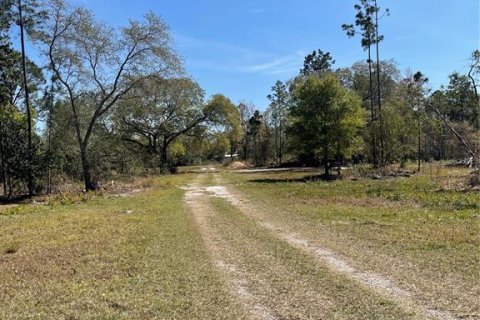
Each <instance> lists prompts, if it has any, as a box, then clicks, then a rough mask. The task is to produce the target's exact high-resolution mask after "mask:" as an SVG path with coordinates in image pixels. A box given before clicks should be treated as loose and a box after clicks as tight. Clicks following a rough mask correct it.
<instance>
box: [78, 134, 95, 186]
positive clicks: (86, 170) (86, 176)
mask: <svg viewBox="0 0 480 320" xmlns="http://www.w3.org/2000/svg"><path fill="white" fill-rule="evenodd" d="M80 157H81V158H82V168H83V181H84V183H85V191H95V190H96V189H97V186H96V184H95V183H94V182H93V181H92V177H91V174H90V162H89V161H88V156H87V144H86V143H84V142H83V143H80Z"/></svg>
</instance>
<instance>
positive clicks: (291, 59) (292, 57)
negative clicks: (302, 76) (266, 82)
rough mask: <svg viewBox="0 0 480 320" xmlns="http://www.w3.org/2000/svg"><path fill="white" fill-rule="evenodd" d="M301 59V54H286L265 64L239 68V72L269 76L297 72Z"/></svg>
mask: <svg viewBox="0 0 480 320" xmlns="http://www.w3.org/2000/svg"><path fill="white" fill-rule="evenodd" d="M302 59H303V54H302V53H301V52H296V53H294V54H288V55H286V56H283V57H279V58H274V59H272V60H270V61H267V62H261V63H256V64H251V65H247V66H243V67H240V68H239V69H240V71H242V72H248V73H265V74H270V75H278V74H286V73H292V72H294V71H298V70H299V69H300V66H301V63H302V61H303V60H302Z"/></svg>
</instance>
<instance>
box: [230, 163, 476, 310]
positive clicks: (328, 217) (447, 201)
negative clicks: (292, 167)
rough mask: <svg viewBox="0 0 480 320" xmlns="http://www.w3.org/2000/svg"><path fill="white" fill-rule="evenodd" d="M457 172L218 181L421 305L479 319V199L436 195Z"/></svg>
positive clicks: (458, 194)
mask: <svg viewBox="0 0 480 320" xmlns="http://www.w3.org/2000/svg"><path fill="white" fill-rule="evenodd" d="M457 174H458V172H450V171H448V170H447V169H445V171H444V172H443V173H442V175H440V176H439V177H437V178H438V179H432V177H431V176H429V175H428V174H425V175H420V176H414V177H411V178H408V179H404V178H400V179H390V180H380V181H373V180H359V181H335V182H322V181H311V182H305V181H304V180H302V179H303V178H304V177H305V175H306V174H305V173H303V175H302V173H256V174H234V173H229V174H224V175H223V177H224V180H227V181H229V183H231V184H233V185H234V186H235V187H236V188H238V189H239V190H241V191H242V192H243V193H244V194H246V195H247V197H248V198H249V199H250V200H251V201H250V203H254V204H255V206H256V207H257V208H258V210H260V211H262V212H264V213H265V214H266V215H267V216H268V219H269V220H271V221H275V223H278V224H279V225H281V226H284V227H287V228H289V229H291V230H292V229H293V231H294V232H298V233H300V234H302V235H303V236H304V237H306V238H308V239H311V240H312V241H317V242H318V243H319V244H321V245H324V246H327V247H329V248H330V249H332V250H334V251H335V252H338V253H340V254H342V255H344V256H346V257H348V258H350V259H351V260H353V261H354V262H355V263H356V264H357V265H358V266H359V268H361V269H365V270H371V271H373V272H375V273H379V274H384V275H387V276H391V277H392V278H394V279H395V280H396V281H397V283H399V284H400V285H401V286H403V287H405V288H406V289H409V290H412V291H420V292H421V293H422V299H425V300H426V301H427V304H430V305H433V306H436V307H438V308H440V309H443V310H451V311H452V312H453V313H454V314H457V315H459V316H469V315H470V316H472V315H473V316H475V315H477V316H479V314H480V306H479V304H478V299H477V297H478V296H479V295H480V275H479V272H478V270H479V269H478V268H479V265H480V252H479V249H478V248H479V247H480V220H479V218H480V217H479V209H478V207H477V206H479V205H480V194H479V193H478V192H476V193H475V192H469V193H468V192H465V193H462V192H455V191H442V186H444V185H445V184H446V183H448V181H452V180H454V178H455V177H456V176H457ZM452 176H453V179H452ZM439 190H440V191H439ZM392 195H397V196H392Z"/></svg>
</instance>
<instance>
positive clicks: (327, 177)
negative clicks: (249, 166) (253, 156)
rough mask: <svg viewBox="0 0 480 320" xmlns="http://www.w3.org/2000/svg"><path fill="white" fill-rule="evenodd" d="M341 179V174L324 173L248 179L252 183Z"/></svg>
mask: <svg viewBox="0 0 480 320" xmlns="http://www.w3.org/2000/svg"><path fill="white" fill-rule="evenodd" d="M339 179H341V176H338V175H332V174H329V175H326V174H320V175H307V176H304V177H302V178H295V179H291V178H285V179H252V180H248V181H249V182H253V183H272V184H273V183H288V182H290V183H291V182H297V183H298V182H314V181H335V180H339Z"/></svg>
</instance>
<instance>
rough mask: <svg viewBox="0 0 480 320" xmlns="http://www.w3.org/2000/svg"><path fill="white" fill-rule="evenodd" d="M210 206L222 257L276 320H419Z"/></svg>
mask: <svg viewBox="0 0 480 320" xmlns="http://www.w3.org/2000/svg"><path fill="white" fill-rule="evenodd" d="M210 201H211V205H212V208H213V210H214V211H215V212H216V214H215V215H213V216H212V217H211V218H210V220H211V223H212V224H213V225H214V229H215V230H217V232H218V233H219V239H220V240H219V241H221V242H222V243H224V244H225V245H224V249H225V252H224V253H223V255H224V257H226V258H227V259H230V260H231V263H233V264H236V267H237V268H239V269H240V270H243V272H244V273H245V278H246V279H248V285H247V286H248V290H249V291H250V292H251V293H252V294H253V295H254V296H255V297H258V299H259V300H260V302H261V303H262V305H265V306H267V307H268V308H269V309H271V310H272V313H273V314H275V315H276V316H277V317H278V319H421V318H422V317H421V316H418V315H415V312H414V310H404V309H402V308H400V307H399V306H398V305H396V304H395V303H394V302H392V301H389V300H387V299H385V298H383V297H381V296H379V295H377V294H375V293H374V292H372V291H370V290H369V289H367V288H364V287H362V286H361V285H359V284H357V283H355V282H353V281H351V280H349V279H347V278H345V277H344V276H342V275H340V274H336V273H334V272H331V271H330V270H328V269H327V268H326V267H322V266H321V265H320V264H318V263H317V262H316V261H315V260H314V259H313V257H311V256H309V255H307V254H305V253H303V252H301V251H300V250H298V249H296V248H293V247H292V246H290V245H289V244H287V243H286V242H284V241H282V240H279V239H278V238H276V237H275V236H274V235H272V234H270V232H268V231H266V230H265V229H264V228H261V227H259V226H258V225H257V224H256V223H255V222H254V221H252V220H250V219H249V218H247V217H246V216H245V215H244V214H243V213H241V212H240V211H239V210H238V209H237V208H235V207H233V206H232V205H231V204H229V203H228V202H227V201H226V200H224V199H221V198H211V200H210ZM226 262H227V263H229V262H230V261H229V260H227V261H226Z"/></svg>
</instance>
